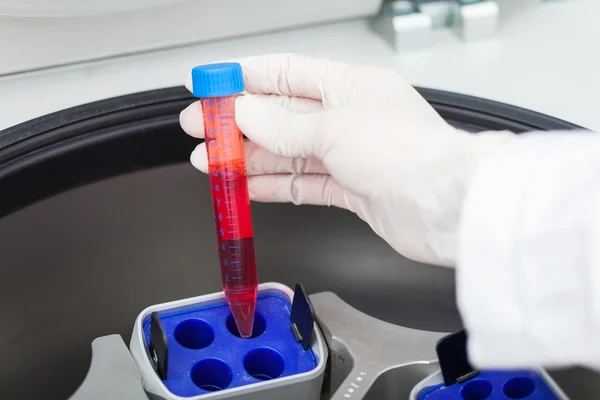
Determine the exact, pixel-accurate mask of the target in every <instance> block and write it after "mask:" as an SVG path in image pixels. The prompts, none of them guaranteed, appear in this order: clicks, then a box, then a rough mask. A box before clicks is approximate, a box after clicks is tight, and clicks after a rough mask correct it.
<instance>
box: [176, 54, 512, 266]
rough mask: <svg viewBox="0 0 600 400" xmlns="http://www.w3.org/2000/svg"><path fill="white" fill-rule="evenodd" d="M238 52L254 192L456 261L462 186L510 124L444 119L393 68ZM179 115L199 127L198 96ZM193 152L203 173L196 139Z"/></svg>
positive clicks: (419, 254)
mask: <svg viewBox="0 0 600 400" xmlns="http://www.w3.org/2000/svg"><path fill="white" fill-rule="evenodd" d="M235 61H237V62H239V63H240V64H241V65H242V70H243V73H244V81H245V87H246V92H245V94H244V95H242V96H240V97H239V98H238V100H237V102H236V121H237V123H238V126H239V127H240V129H241V131H242V132H243V133H244V134H245V135H246V136H247V137H248V138H249V139H250V140H249V141H247V142H246V145H245V146H246V147H245V151H246V165H247V171H248V175H249V191H250V198H251V199H252V200H254V201H259V202H292V203H294V204H313V205H327V206H336V207H341V208H345V209H348V210H350V211H352V212H355V213H356V214H358V216H359V217H360V218H362V219H363V220H364V221H366V222H367V223H368V224H369V225H370V226H371V228H372V229H373V230H374V231H375V232H376V233H377V234H378V235H380V236H381V237H382V238H383V239H385V240H386V241H387V242H388V243H389V244H390V245H391V246H392V247H393V248H394V249H395V250H396V251H398V252H399V253H400V254H402V255H404V256H405V257H407V258H410V259H413V260H415V261H420V262H427V263H432V264H437V265H443V266H453V265H454V262H455V253H456V230H457V225H458V222H459V218H460V211H461V207H462V204H463V199H464V197H465V190H466V188H467V185H468V184H469V181H470V179H471V177H472V174H473V171H475V170H476V168H477V166H478V164H479V163H480V161H481V160H482V158H483V157H485V155H486V153H487V152H488V151H489V150H490V149H491V148H494V147H496V146H498V145H499V144H501V143H502V142H503V141H505V140H506V139H507V138H508V137H511V136H512V135H511V134H510V133H508V132H504V133H488V134H485V135H471V134H469V133H466V132H463V131H459V130H457V129H455V128H453V127H452V126H450V125H449V124H447V123H446V122H445V121H444V120H443V119H442V118H441V117H440V116H439V115H438V114H437V113H436V112H435V110H434V109H433V108H432V107H431V106H430V105H429V104H428V103H427V102H426V101H425V100H424V99H423V98H422V97H421V96H420V95H419V94H418V93H417V92H416V91H415V90H414V89H413V88H412V87H411V86H410V85H409V84H408V83H407V82H405V81H404V80H403V79H402V78H401V77H400V76H399V75H398V74H397V73H396V72H394V71H393V70H388V69H382V68H375V67H368V66H353V65H347V64H344V63H339V62H334V61H330V60H328V59H320V58H310V57H306V56H300V55H293V54H275V55H266V56H258V57H250V58H245V59H241V60H235ZM186 86H187V87H188V89H190V90H191V78H189V77H188V80H187V83H186ZM180 122H181V126H182V128H183V129H184V130H185V131H186V132H187V133H188V134H190V135H192V136H195V137H203V134H204V128H203V123H202V109H201V106H200V104H199V103H198V102H196V103H194V104H192V105H190V106H189V107H188V108H187V109H185V110H184V111H183V112H182V113H181V117H180ZM191 161H192V163H193V165H194V166H195V167H196V168H198V169H199V170H201V171H203V172H205V173H207V172H208V160H207V155H206V148H205V146H204V144H201V145H199V146H198V147H197V148H196V149H195V150H194V152H193V153H192V156H191Z"/></svg>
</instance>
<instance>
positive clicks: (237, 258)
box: [200, 95, 258, 338]
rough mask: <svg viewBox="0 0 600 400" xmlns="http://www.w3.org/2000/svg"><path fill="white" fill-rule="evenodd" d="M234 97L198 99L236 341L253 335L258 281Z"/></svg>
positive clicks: (241, 145)
mask: <svg viewBox="0 0 600 400" xmlns="http://www.w3.org/2000/svg"><path fill="white" fill-rule="evenodd" d="M236 97H237V95H232V96H226V97H214V98H208V99H202V100H200V101H201V104H202V111H203V115H204V130H205V141H206V150H207V155H208V163H209V177H210V178H209V179H210V190H211V195H212V201H213V211H214V218H215V228H216V231H217V245H218V251H219V261H220V264H221V283H222V285H223V291H224V292H225V296H226V297H227V302H228V303H229V307H230V309H231V313H232V315H233V318H234V320H235V323H236V325H237V328H238V330H239V333H240V336H241V337H243V338H248V337H250V336H251V335H252V328H253V325H254V312H255V308H256V295H257V291H258V277H257V272H256V258H255V253H254V234H253V230H252V215H251V213H250V197H249V194H248V178H247V174H246V163H245V154H244V144H243V138H242V134H241V132H240V130H239V128H238V127H237V124H236V122H235V99H236Z"/></svg>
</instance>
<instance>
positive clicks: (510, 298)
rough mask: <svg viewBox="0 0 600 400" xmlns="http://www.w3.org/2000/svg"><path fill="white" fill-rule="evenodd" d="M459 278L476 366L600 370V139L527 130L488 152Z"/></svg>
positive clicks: (465, 223) (474, 188)
mask: <svg viewBox="0 0 600 400" xmlns="http://www.w3.org/2000/svg"><path fill="white" fill-rule="evenodd" d="M456 274H457V275H456V276H457V301H458V307H459V310H460V312H461V315H462V318H463V322H464V326H465V329H466V330H467V332H468V353H469V357H470V360H471V362H472V363H473V365H474V366H476V367H478V368H534V367H556V366H569V365H579V366H587V367H590V368H594V369H600V134H597V133H593V132H551V133H550V132H544V133H527V134H522V135H518V136H517V137H516V138H515V139H514V140H509V141H507V142H506V143H505V144H503V145H502V147H501V148H499V149H497V151H496V150H495V151H494V153H493V154H490V155H489V157H488V158H487V159H486V160H485V161H484V162H483V163H482V164H481V166H480V168H479V169H478V170H477V171H476V173H475V174H474V177H473V180H472V181H471V183H470V184H469V185H468V189H467V195H466V200H465V204H464V208H463V210H462V212H461V221H460V227H459V231H458V251H457V271H456Z"/></svg>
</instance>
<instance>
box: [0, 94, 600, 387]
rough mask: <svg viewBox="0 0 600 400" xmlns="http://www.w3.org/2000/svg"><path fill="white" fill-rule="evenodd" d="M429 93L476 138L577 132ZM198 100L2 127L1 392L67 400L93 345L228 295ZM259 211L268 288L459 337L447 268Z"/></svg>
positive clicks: (571, 383) (297, 215)
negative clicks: (323, 296) (208, 297)
mask: <svg viewBox="0 0 600 400" xmlns="http://www.w3.org/2000/svg"><path fill="white" fill-rule="evenodd" d="M420 91H421V93H422V94H423V95H424V96H425V97H426V99H427V100H428V101H430V103H431V104H433V105H434V106H435V107H436V109H437V110H438V111H439V112H440V113H441V114H442V115H443V116H444V117H445V118H446V119H447V120H448V121H449V122H450V123H452V124H453V125H456V126H460V127H462V128H464V129H468V130H470V131H473V132H477V131H482V130H486V129H511V130H513V131H516V132H524V131H530V130H548V129H570V128H575V126H574V125H572V124H569V123H566V122H564V121H559V120H556V119H554V118H550V117H547V116H544V115H540V114H536V113H533V112H530V111H527V110H522V109H518V108H514V107H511V106H507V105H503V104H498V103H493V102H489V101H486V100H482V99H476V98H472V97H466V96H462V95H458V94H452V93H445V92H439V91H434V90H426V89H420ZM192 101H193V99H192V98H191V97H190V95H189V94H188V92H187V91H185V89H183V88H168V89H163V90H156V91H151V92H145V93H138V94H133V95H129V96H124V97H120V98H114V99H109V100H106V101H101V102H97V103H92V104H88V105H83V106H80V107H76V108H73V109H69V110H65V111H62V112H58V113H55V114H52V115H48V116H44V117H41V118H38V119H35V120H32V121H29V122H26V123H24V124H21V125H18V126H15V127H12V128H9V129H7V130H4V131H1V132H0V188H2V191H1V193H2V195H1V196H0V255H1V260H2V261H1V267H0V268H1V271H2V278H1V279H0V317H1V318H2V323H0V327H1V329H0V354H1V356H2V361H1V362H0V393H2V394H3V396H2V397H3V398H20V399H24V398H59V399H60V398H66V397H68V396H69V395H70V394H71V393H72V392H73V391H74V390H75V389H76V388H77V386H78V385H79V383H80V382H81V381H82V380H83V378H84V376H85V374H86V372H87V369H88V366H89V362H90V343H91V341H92V340H93V339H94V338H96V337H98V336H102V335H106V334H111V333H120V334H121V335H122V336H123V337H124V339H125V340H126V341H128V340H129V336H130V334H131V329H132V327H133V323H134V318H135V316H136V315H137V313H139V312H140V311H141V310H142V309H143V308H145V307H146V306H148V305H151V304H155V303H160V302H164V301H168V300H174V299H180V298H185V297H189V296H195V295H199V294H202V293H207V292H212V291H217V290H219V289H220V281H219V268H218V262H217V258H216V251H215V234H214V228H213V221H212V209H211V206H210V201H211V200H210V193H209V187H208V186H209V185H208V180H207V179H206V177H205V176H204V175H203V174H201V173H199V172H197V171H196V170H194V169H193V168H192V167H191V166H190V164H189V162H188V159H189V154H190V152H191V150H192V149H193V147H194V146H195V145H196V144H197V141H196V140H195V139H192V138H189V137H188V136H187V135H185V134H184V133H183V132H182V131H181V129H180V128H179V123H178V122H179V121H178V117H179V112H180V111H181V110H182V109H183V108H184V107H186V106H187V105H188V104H189V103H191V102H192ZM252 207H253V218H254V221H255V237H256V246H257V257H258V265H259V277H260V280H261V281H278V282H282V283H285V284H288V285H293V284H294V283H296V282H302V283H304V284H305V286H306V288H307V290H309V291H310V292H317V291H322V290H330V291H334V292H336V293H337V294H338V295H340V296H341V297H342V298H343V299H345V300H346V301H347V302H349V303H350V304H352V305H353V306H355V307H356V308H358V309H360V310H362V311H364V312H366V313H369V314H371V315H373V316H375V317H378V318H381V319H384V320H387V321H390V322H393V323H397V324H401V325H405V326H410V327H415V328H421V329H432V330H443V331H452V330H457V329H460V328H461V321H460V318H459V314H458V312H457V310H456V307H455V296H454V277H453V271H452V270H449V269H442V268H437V267H433V266H428V265H419V264H417V263H414V262H411V261H408V260H406V259H405V258H403V257H401V256H399V255H398V254H396V253H395V252H394V251H393V250H392V249H391V248H389V246H388V245H387V244H386V243H385V242H384V241H383V240H381V239H380V238H379V237H377V236H376V235H375V234H374V233H373V232H372V231H371V230H370V228H369V227H368V226H367V225H366V224H364V223H363V222H362V221H360V220H359V219H358V218H357V217H356V216H354V215H353V214H351V213H349V212H346V211H343V210H339V209H328V208H325V207H307V206H305V207H296V206H293V205H288V204H256V203H255V204H253V206H252ZM557 345H558V344H557ZM557 379H558V380H559V382H561V383H562V384H563V385H564V387H565V388H567V390H569V391H570V392H572V395H573V398H578V396H580V395H581V396H582V397H581V398H586V397H587V398H594V397H598V395H599V394H600V384H598V383H597V382H598V379H597V377H596V376H594V375H592V374H590V373H587V372H585V371H580V370H578V371H569V372H562V373H560V374H558V375H557ZM570 389H571V390H570ZM573 389H575V390H573ZM594 393H595V395H594Z"/></svg>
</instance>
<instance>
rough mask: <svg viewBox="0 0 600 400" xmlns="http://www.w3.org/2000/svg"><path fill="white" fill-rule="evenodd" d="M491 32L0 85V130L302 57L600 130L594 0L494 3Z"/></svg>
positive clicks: (144, 57) (348, 31) (311, 35)
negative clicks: (405, 45)
mask: <svg viewBox="0 0 600 400" xmlns="http://www.w3.org/2000/svg"><path fill="white" fill-rule="evenodd" d="M498 3H499V4H500V6H501V22H500V26H499V32H498V33H497V35H496V36H495V37H493V38H491V39H487V40H484V41H480V42H476V43H465V42H463V41H461V40H460V39H459V38H458V37H457V36H456V35H455V34H454V32H452V31H450V30H442V31H436V32H434V38H433V43H432V45H431V46H430V47H429V48H427V49H425V50H423V51H419V52H413V53H410V54H404V55H401V54H396V53H395V52H394V51H393V50H392V49H391V48H390V47H389V46H388V45H387V44H386V43H385V42H384V41H383V39H381V38H380V37H379V36H378V35H377V34H375V33H373V32H372V31H371V29H370V28H369V26H368V23H367V22H366V21H351V22H343V23H338V24H330V25H324V26H316V27H308V28H302V29H295V30H290V31H285V32H278V33H270V34H264V35H259V36H253V37H248V38H241V39H236V40H228V41H221V42H212V43H206V44H199V45H194V46H189V47H184V48H178V49H172V50H167V51H161V52H154V53H149V54H141V55H136V56H129V57H124V58H115V59H111V60H106V61H102V62H96V63H90V64H81V65H77V66H71V67H64V68H61V69H55V70H46V71H40V72H32V73H28V74H25V75H13V76H7V77H4V78H0V129H4V128H7V127H9V126H12V125H14V124H17V123H20V122H23V121H26V120H29V119H31V118H35V117H38V116H40V115H43V114H47V113H50V112H54V111H57V110H61V109H64V108H67V107H72V106H75V105H79V104H82V103H86V102H90V101H94V100H99V99H103V98H107V97H113V96H118V95H122V94H128V93H133V92H138V91H144V90H149V89H155V88H161V87H168V86H174V85H182V84H183V82H184V79H185V74H186V72H187V71H188V70H189V69H190V68H191V67H193V66H194V65H197V64H201V63H205V62H209V61H214V60H220V59H229V58H232V57H237V56H244V55H254V54H261V53H270V52H289V51H293V52H301V53H305V54H311V55H316V56H326V57H331V58H335V59H341V60H347V61H351V62H358V63H370V64H377V65H381V66H388V67H391V68H395V69H397V70H398V71H400V72H401V73H402V74H403V75H404V76H405V77H406V78H407V79H408V80H409V81H410V82H411V83H412V84H414V85H419V86H425V87H431V88H436V89H443V90H449V91H454V92H459V93H466V94H470V95H475V96H480V97H485V98H488V99H492V100H497V101H502V102H505V103H509V104H513V105H517V106H521V107H525V108H528V109H531V110H535V111H539V112H542V113H546V114H549V115H552V116H555V117H558V118H562V119H565V120H568V121H570V122H573V123H576V124H580V125H582V126H584V127H586V128H590V129H595V130H600V101H599V100H598V99H599V95H600V79H599V78H598V74H599V71H600V23H598V20H599V17H600V1H599V0H564V1H556V2H553V3H543V2H541V1H532V0H521V1H520V0H498Z"/></svg>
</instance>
